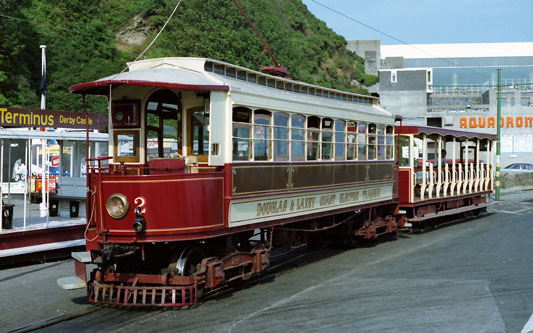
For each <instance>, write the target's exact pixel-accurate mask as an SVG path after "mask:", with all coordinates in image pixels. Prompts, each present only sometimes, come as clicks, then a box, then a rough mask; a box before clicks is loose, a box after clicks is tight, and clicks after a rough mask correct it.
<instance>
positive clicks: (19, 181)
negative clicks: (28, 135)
mask: <svg viewBox="0 0 533 333" xmlns="http://www.w3.org/2000/svg"><path fill="white" fill-rule="evenodd" d="M26 143H27V141H26V140H17V139H11V140H4V160H3V169H2V193H8V192H10V193H24V189H25V184H26V178H27V176H28V170H27V169H28V168H27V167H26V160H25V158H24V155H25V152H26Z"/></svg>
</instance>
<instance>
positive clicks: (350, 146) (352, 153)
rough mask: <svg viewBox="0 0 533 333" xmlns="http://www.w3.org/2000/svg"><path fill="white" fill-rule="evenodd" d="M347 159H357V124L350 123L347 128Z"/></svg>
mask: <svg viewBox="0 0 533 333" xmlns="http://www.w3.org/2000/svg"><path fill="white" fill-rule="evenodd" d="M346 132H347V140H346V159H347V160H355V159H356V158H357V141H356V140H357V123H355V122H353V121H350V122H348V126H347V128H346Z"/></svg>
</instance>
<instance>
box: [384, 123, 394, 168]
mask: <svg viewBox="0 0 533 333" xmlns="http://www.w3.org/2000/svg"><path fill="white" fill-rule="evenodd" d="M385 145H386V148H385V149H386V151H385V158H386V159H387V160H392V159H394V127H392V126H387V129H386V131H385Z"/></svg>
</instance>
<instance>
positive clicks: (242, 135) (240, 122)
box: [233, 107, 252, 161]
mask: <svg viewBox="0 0 533 333" xmlns="http://www.w3.org/2000/svg"><path fill="white" fill-rule="evenodd" d="M251 115H252V111H251V110H250V109H248V108H245V107H235V108H233V160H234V161H248V160H249V159H250V147H251V132H252V124H251V123H250V120H251Z"/></svg>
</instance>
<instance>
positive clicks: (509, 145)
mask: <svg viewBox="0 0 533 333" xmlns="http://www.w3.org/2000/svg"><path fill="white" fill-rule="evenodd" d="M500 149H501V152H502V153H512V152H513V136H512V135H502V143H501V146H500Z"/></svg>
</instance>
